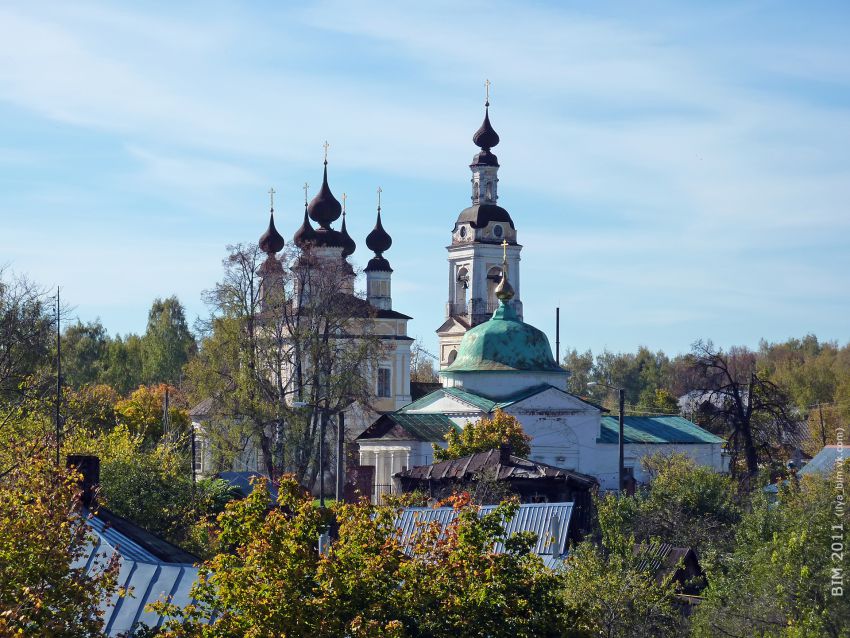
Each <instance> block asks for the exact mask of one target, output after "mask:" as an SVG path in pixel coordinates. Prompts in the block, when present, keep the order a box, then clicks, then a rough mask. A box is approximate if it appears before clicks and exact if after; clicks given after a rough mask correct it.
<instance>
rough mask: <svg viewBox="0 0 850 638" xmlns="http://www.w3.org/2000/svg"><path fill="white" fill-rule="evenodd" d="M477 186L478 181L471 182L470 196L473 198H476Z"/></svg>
mask: <svg viewBox="0 0 850 638" xmlns="http://www.w3.org/2000/svg"><path fill="white" fill-rule="evenodd" d="M478 188H479V184H478V182H475V183H473V184H472V197H473V198H474V199H478Z"/></svg>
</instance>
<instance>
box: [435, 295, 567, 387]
mask: <svg viewBox="0 0 850 638" xmlns="http://www.w3.org/2000/svg"><path fill="white" fill-rule="evenodd" d="M457 372H553V373H556V374H564V375H566V374H567V372H566V370H564V369H563V368H561V366H559V365H558V363H557V362H556V361H555V358H554V357H553V356H552V348H551V347H549V339H547V338H546V335H545V334H544V333H543V331H541V330H538V329H537V328H535V327H534V326H532V325H530V324H527V323H523V322H522V321H521V320H520V318H519V317H518V316H517V314H516V311H515V310H514V308H513V306H511V305H505V303H504V302H502V303H500V304H499V307H498V308H497V309H496V312H494V313H493V316H492V317H491V319H490V320H489V321H485V322H484V323H482V324H480V325H477V326H475V327H474V328H472V329H471V330H468V331H467V332H466V333H465V334H464V335H463V339H461V342H460V348H458V353H457V358H456V359H455V360H454V363H452V364H451V365H450V366H448V367H447V368H445V369H444V370H441V371H440V374H441V375H443V376H452V375H453V374H455V373H457Z"/></svg>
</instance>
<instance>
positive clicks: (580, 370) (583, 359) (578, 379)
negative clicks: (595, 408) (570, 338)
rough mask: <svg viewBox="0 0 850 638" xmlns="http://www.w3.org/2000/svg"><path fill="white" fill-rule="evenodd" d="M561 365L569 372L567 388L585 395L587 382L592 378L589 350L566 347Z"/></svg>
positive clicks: (590, 353) (591, 355) (591, 361)
mask: <svg viewBox="0 0 850 638" xmlns="http://www.w3.org/2000/svg"><path fill="white" fill-rule="evenodd" d="M563 367H564V368H566V369H567V370H568V371H569V372H570V377H569V379H567V390H569V391H570V392H571V393H573V394H575V395H577V396H580V397H583V396H587V395H588V393H589V389H588V387H587V384H588V382H590V381H592V380H593V376H592V375H593V353H592V352H591V351H590V350H586V351H585V352H579V351H578V350H576V349H575V348H572V349H569V348H568V349H567V353H566V354H565V355H564V361H563Z"/></svg>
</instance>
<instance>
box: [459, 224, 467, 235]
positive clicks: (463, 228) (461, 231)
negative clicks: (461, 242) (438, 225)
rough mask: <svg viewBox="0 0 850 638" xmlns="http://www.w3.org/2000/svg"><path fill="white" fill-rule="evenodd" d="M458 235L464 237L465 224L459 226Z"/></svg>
mask: <svg viewBox="0 0 850 638" xmlns="http://www.w3.org/2000/svg"><path fill="white" fill-rule="evenodd" d="M460 236H461V237H466V226H461V227H460Z"/></svg>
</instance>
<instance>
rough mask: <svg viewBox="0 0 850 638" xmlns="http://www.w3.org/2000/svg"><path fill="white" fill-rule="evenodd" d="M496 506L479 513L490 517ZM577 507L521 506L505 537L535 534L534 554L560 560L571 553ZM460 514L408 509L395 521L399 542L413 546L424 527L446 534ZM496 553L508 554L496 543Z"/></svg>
mask: <svg viewBox="0 0 850 638" xmlns="http://www.w3.org/2000/svg"><path fill="white" fill-rule="evenodd" d="M496 507H497V506H496V505H485V506H483V507H480V508H479V509H478V513H479V515H480V516H483V515H484V514H490V513H491V512H493V510H495V509H496ZM572 512H573V503H526V504H522V505H520V506H519V510H518V511H517V513H516V515H515V516H514V517H513V518H512V519H511V520H510V521H507V522H506V523H505V534H506V537H507V538H510V537H511V536H513V535H514V534H516V533H518V532H534V533H535V534H537V543H536V544H535V546H534V550H533V551H534V552H535V553H536V554H539V555H541V556H543V555H547V554H548V555H555V556H560V555H562V554H564V552H566V550H567V535H568V532H569V527H570V518H571V516H572ZM457 515H458V513H457V511H456V510H455V509H454V508H451V507H436V508H431V507H408V508H406V509H404V510H403V511H402V512H401V514H400V515H399V517H398V518H397V519H396V521H395V526H396V527H397V528H398V529H399V538H400V540H401V542H402V544H404V545H409V544H410V543H411V542H412V541H413V539H414V538H415V537H416V534H417V533H418V530H419V528H420V527H422V526H423V525H429V524H431V523H433V522H437V523H439V525H440V527H441V528H442V529H443V530H444V529H445V528H446V526H447V525H448V524H449V523H451V522H452V521H454V520H455V519H456V518H457ZM493 551H495V552H496V553H498V554H500V553H502V552H504V551H505V547H504V544H503V543H496V545H495V546H494V548H493Z"/></svg>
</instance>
